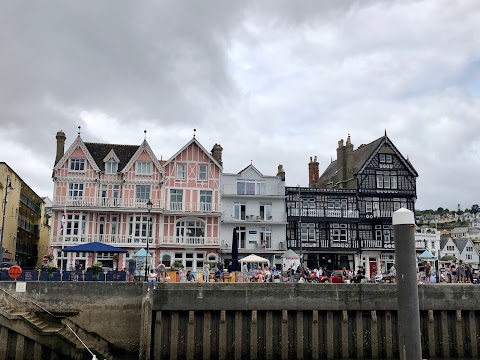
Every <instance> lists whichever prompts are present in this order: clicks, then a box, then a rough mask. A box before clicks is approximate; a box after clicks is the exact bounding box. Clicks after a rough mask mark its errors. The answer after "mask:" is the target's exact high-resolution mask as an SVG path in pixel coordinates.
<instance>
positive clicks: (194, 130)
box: [193, 129, 197, 139]
mask: <svg viewBox="0 0 480 360" xmlns="http://www.w3.org/2000/svg"><path fill="white" fill-rule="evenodd" d="M196 132H197V129H193V138H194V139H195V133H196Z"/></svg>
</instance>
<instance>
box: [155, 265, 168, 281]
mask: <svg viewBox="0 0 480 360" xmlns="http://www.w3.org/2000/svg"><path fill="white" fill-rule="evenodd" d="M165 271H166V267H165V264H164V263H163V262H161V263H160V264H158V266H157V274H158V279H159V280H160V281H164V280H165Z"/></svg>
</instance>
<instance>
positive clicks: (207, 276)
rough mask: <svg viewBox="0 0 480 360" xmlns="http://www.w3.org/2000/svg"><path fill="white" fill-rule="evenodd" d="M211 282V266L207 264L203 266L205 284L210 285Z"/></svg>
mask: <svg viewBox="0 0 480 360" xmlns="http://www.w3.org/2000/svg"><path fill="white" fill-rule="evenodd" d="M209 281H210V264H207V263H205V264H204V265H203V282H206V283H208V282H209Z"/></svg>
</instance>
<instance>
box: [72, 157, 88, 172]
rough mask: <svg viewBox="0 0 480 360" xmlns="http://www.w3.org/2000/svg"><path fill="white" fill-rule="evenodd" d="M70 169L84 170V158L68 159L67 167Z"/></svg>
mask: <svg viewBox="0 0 480 360" xmlns="http://www.w3.org/2000/svg"><path fill="white" fill-rule="evenodd" d="M68 168H69V170H70V171H78V172H84V171H85V159H70V166H69V167H68Z"/></svg>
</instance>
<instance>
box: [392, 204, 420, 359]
mask: <svg viewBox="0 0 480 360" xmlns="http://www.w3.org/2000/svg"><path fill="white" fill-rule="evenodd" d="M392 224H393V231H394V240H395V267H396V272H397V277H396V279H397V301H398V305H397V306H398V307H397V313H398V347H399V352H400V359H401V360H421V359H422V344H421V335H420V334H421V332H420V310H419V301H418V282H417V263H416V258H415V216H414V214H413V212H412V211H410V210H408V209H405V208H401V209H399V210H397V211H395V212H394V213H393V216H392Z"/></svg>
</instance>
